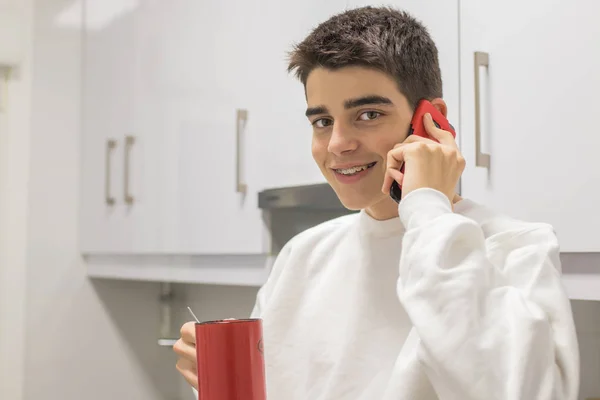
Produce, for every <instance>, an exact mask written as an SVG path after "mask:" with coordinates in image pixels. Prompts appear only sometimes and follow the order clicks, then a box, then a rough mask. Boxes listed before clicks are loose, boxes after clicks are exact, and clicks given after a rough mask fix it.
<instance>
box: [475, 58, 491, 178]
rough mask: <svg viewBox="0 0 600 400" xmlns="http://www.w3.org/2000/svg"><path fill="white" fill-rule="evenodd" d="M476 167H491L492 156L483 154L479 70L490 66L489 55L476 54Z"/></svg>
mask: <svg viewBox="0 0 600 400" xmlns="http://www.w3.org/2000/svg"><path fill="white" fill-rule="evenodd" d="M474 58H475V166H477V167H484V168H489V167H490V155H489V154H485V153H482V152H481V99H480V90H479V69H480V67H488V66H489V65H490V60H489V54H488V53H484V52H481V51H476V52H475V57H474Z"/></svg>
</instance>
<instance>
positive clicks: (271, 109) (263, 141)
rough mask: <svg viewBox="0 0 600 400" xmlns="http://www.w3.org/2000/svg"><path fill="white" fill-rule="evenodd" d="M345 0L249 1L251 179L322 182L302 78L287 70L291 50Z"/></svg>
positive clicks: (263, 183)
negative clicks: (312, 145) (307, 115)
mask: <svg viewBox="0 0 600 400" xmlns="http://www.w3.org/2000/svg"><path fill="white" fill-rule="evenodd" d="M346 5H347V4H346V0H330V1H326V2H323V1H318V0H305V1H279V0H259V1H256V2H248V3H247V4H245V5H244V7H246V12H245V15H246V18H245V21H244V24H245V25H246V28H247V32H248V34H247V36H246V37H245V38H244V39H245V42H244V43H245V45H244V46H242V48H243V49H244V50H245V51H244V55H245V57H244V59H245V62H244V67H245V68H244V69H243V70H241V71H240V72H241V73H243V74H244V79H243V85H244V86H243V87H244V90H243V92H244V93H245V95H246V99H245V102H246V103H247V104H248V110H249V120H248V125H247V131H246V139H247V142H246V144H247V148H246V151H247V152H248V157H249V159H248V164H247V165H246V167H247V168H248V179H249V181H250V184H251V185H252V186H254V187H259V188H261V189H264V188H272V187H282V186H296V185H304V184H314V183H324V182H326V181H325V178H324V177H323V175H322V174H321V171H320V170H319V168H318V167H317V165H316V163H315V161H314V160H313V158H312V153H311V141H312V127H311V125H310V123H309V122H308V120H307V119H306V116H305V111H306V97H305V93H304V87H303V85H302V83H301V82H300V81H299V80H298V79H297V78H296V77H295V76H294V75H293V74H292V73H288V71H287V67H288V53H289V52H290V51H291V50H292V49H293V46H294V44H296V43H299V42H301V41H302V40H303V39H304V38H305V37H306V36H307V35H308V34H309V33H310V32H311V31H312V29H314V28H315V27H317V25H319V24H320V23H322V22H324V21H326V20H327V19H328V18H329V17H331V16H332V15H334V14H337V13H339V12H342V11H344V10H345V9H346Z"/></svg>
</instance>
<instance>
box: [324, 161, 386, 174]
mask: <svg viewBox="0 0 600 400" xmlns="http://www.w3.org/2000/svg"><path fill="white" fill-rule="evenodd" d="M375 164H377V161H375V162H372V163H370V164H365V165H357V166H355V167H352V168H343V169H334V171H335V172H337V173H338V174H340V175H345V176H352V175H356V174H358V173H359V172H362V171H364V170H367V169H369V168H372V167H373V166H374V165H375Z"/></svg>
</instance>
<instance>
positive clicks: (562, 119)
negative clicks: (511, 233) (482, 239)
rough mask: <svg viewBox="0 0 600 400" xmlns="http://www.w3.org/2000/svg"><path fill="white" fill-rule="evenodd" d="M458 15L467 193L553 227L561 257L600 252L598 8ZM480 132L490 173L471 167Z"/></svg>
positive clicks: (501, 8)
mask: <svg viewBox="0 0 600 400" xmlns="http://www.w3.org/2000/svg"><path fill="white" fill-rule="evenodd" d="M515 10H518V12H515ZM460 12H461V16H460V20H461V51H462V54H461V61H462V62H461V64H462V68H461V85H462V129H461V130H462V136H463V152H464V153H465V157H466V158H467V162H468V165H467V168H466V171H465V173H464V175H463V185H462V189H463V195H465V196H467V197H470V198H472V199H474V200H477V201H480V202H484V203H487V204H489V205H490V206H493V207H494V208H496V209H498V210H501V211H503V212H506V213H508V214H510V215H511V216H514V217H517V218H522V219H526V220H532V221H543V222H549V223H551V224H552V225H553V226H554V227H555V229H556V230H557V234H558V236H559V239H560V242H561V248H562V251H565V252H588V251H589V252H593V251H599V250H600V240H599V239H598V238H597V230H598V227H599V226H600V213H598V211H597V199H598V197H599V196H600V189H599V185H598V183H599V182H600V169H599V168H598V167H597V158H598V150H597V149H598V148H599V147H600V135H598V134H596V131H597V130H598V129H597V128H596V126H597V122H596V119H595V117H594V110H596V109H597V108H598V107H600V99H599V98H598V96H597V93H598V92H599V91H600V74H598V71H600V46H599V45H598V38H599V37H600V24H598V21H597V18H598V15H600V2H598V1H596V0H573V1H567V0H552V1H543V0H531V1H526V2H523V1H516V0H508V1H502V2H499V1H491V0H483V1H482V0H461V10H460ZM475 52H484V53H485V54H486V55H487V58H488V61H489V63H488V66H487V67H486V66H483V65H482V66H481V67H477V68H476V67H475V55H474V54H475ZM480 60H481V61H485V57H483V58H481V59H480ZM480 64H485V63H484V62H482V63H480ZM476 70H477V71H478V74H479V79H476V75H475V71H476ZM476 90H477V92H476ZM475 93H478V95H479V101H478V102H477V103H476V101H475V100H476V97H475ZM476 106H478V108H479V111H480V112H479V121H480V130H479V131H477V130H476V129H475V127H476V116H477V113H476V110H477V109H478V108H477V107H476ZM477 132H479V137H480V151H481V153H484V154H489V167H484V166H477V165H476V163H475V161H476V157H475V156H476V146H475V145H476V140H475V138H476V134H478V133H477ZM480 161H485V156H484V157H480ZM481 164H483V165H484V163H481Z"/></svg>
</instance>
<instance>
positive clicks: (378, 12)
mask: <svg viewBox="0 0 600 400" xmlns="http://www.w3.org/2000/svg"><path fill="white" fill-rule="evenodd" d="M290 71H295V72H296V74H297V76H298V77H299V79H300V80H301V81H302V83H303V84H304V85H305V88H306V98H307V104H308V109H307V111H306V115H307V117H308V119H309V121H310V123H311V124H312V127H313V145H312V153H313V157H314V159H315V161H316V162H317V164H318V165H319V167H320V168H321V171H322V172H323V174H324V176H325V177H326V178H327V181H328V182H329V183H330V184H331V186H332V187H333V189H334V190H335V192H336V193H337V195H338V196H339V198H340V200H341V201H342V203H343V204H344V205H345V206H346V207H347V208H349V209H353V210H361V211H360V213H358V214H354V215H351V216H345V217H342V218H338V219H335V220H332V221H329V222H326V223H324V224H321V225H319V226H317V227H314V228H312V229H309V230H307V231H305V232H303V233H301V234H299V235H298V236H296V237H295V238H293V239H292V240H291V241H290V242H289V243H288V244H287V245H286V246H285V247H284V249H283V250H282V251H281V254H280V255H279V257H278V259H277V261H276V263H275V266H274V268H273V271H272V273H271V275H270V277H269V279H268V282H267V283H266V284H265V285H264V286H263V287H262V288H261V290H260V291H259V294H258V298H257V302H256V306H255V309H254V312H253V315H252V316H253V317H260V318H263V323H264V338H265V340H264V342H265V352H266V353H265V360H266V368H267V387H268V398H269V399H270V400H340V399H348V400H357V399H363V400H399V399H406V400H421V399H426V400H429V399H431V400H433V399H445V400H454V399H457V400H458V399H460V400H482V399H502V400H517V399H523V400H534V399H537V400H542V399H544V400H547V399H556V400H558V399H561V400H563V399H568V400H571V399H572V400H575V399H576V398H577V395H578V382H579V356H578V344H577V340H576V335H575V329H574V323H573V319H572V314H571V309H570V303H569V300H568V298H567V296H566V295H565V292H564V290H563V287H562V284H561V277H560V261H559V245H558V243H557V239H556V236H555V234H554V232H553V229H552V227H551V226H548V225H546V224H541V223H525V222H521V221H517V220H514V219H511V218H508V217H506V216H503V215H499V214H497V213H495V212H493V211H491V210H489V209H487V208H485V207H483V206H481V205H478V204H475V203H474V202H472V201H469V200H467V199H461V198H460V197H459V196H457V195H456V194H455V192H454V188H455V187H456V183H457V182H458V179H459V177H460V175H461V173H462V171H463V168H464V165H465V162H464V159H463V157H462V156H461V154H460V152H459V150H458V148H457V146H456V143H455V141H454V139H453V137H452V135H451V134H450V133H449V132H446V131H443V130H440V129H438V128H436V127H435V126H434V124H433V123H432V121H431V119H430V118H429V117H427V116H426V118H425V120H424V123H425V126H426V128H427V131H428V132H429V134H430V135H431V136H432V137H433V138H435V139H437V140H438V141H439V143H437V142H435V141H433V140H429V139H424V138H419V137H414V136H409V137H407V131H408V128H409V123H410V120H411V117H412V114H413V111H414V107H415V104H416V103H417V101H418V100H419V99H422V98H426V99H429V100H430V101H431V102H432V103H433V104H434V105H435V106H436V107H437V108H438V109H439V110H440V111H441V112H442V113H443V114H446V112H447V110H446V105H445V103H444V101H443V100H442V81H441V76H440V69H439V66H438V57H437V49H436V46H435V45H434V43H433V41H432V40H431V38H430V36H429V34H428V32H427V30H426V29H425V28H424V27H423V26H422V25H421V24H420V23H418V22H417V21H416V20H414V19H413V18H412V17H411V16H409V15H407V14H405V13H402V12H399V11H395V10H392V9H388V8H361V9H355V10H350V11H347V12H344V13H342V14H339V15H337V16H334V17H332V18H331V19H329V20H328V21H326V22H325V23H323V24H321V25H320V26H318V27H317V28H316V29H315V30H314V32H312V33H311V34H310V35H309V36H308V37H307V38H306V39H305V40H304V41H303V42H302V43H301V44H299V45H298V46H297V47H296V48H295V49H294V51H293V53H292V55H291V61H290ZM402 163H403V164H404V166H405V173H404V174H402V173H400V172H399V168H400V166H401V164H402ZM393 180H396V181H398V183H400V184H401V185H402V191H403V193H402V196H403V198H402V201H401V202H400V204H399V205H398V204H396V203H395V202H394V201H393V200H392V199H391V198H390V196H389V188H390V185H391V183H392V182H393ZM194 342H195V338H194V327H193V324H192V323H189V324H186V325H184V327H183V328H182V338H181V340H180V341H179V342H178V343H177V344H176V345H175V351H176V352H177V353H178V354H179V355H180V360H179V363H178V369H179V371H180V372H181V373H182V374H183V376H184V377H185V378H186V379H187V380H188V381H189V382H190V384H192V385H193V386H197V380H196V371H195V357H196V356H195V350H194Z"/></svg>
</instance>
